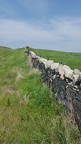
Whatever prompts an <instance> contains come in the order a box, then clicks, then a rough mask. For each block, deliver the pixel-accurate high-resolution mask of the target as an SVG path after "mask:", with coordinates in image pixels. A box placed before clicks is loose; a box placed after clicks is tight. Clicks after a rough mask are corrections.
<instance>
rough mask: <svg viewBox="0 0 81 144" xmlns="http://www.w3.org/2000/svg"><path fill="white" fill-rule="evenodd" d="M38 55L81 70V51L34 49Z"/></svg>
mask: <svg viewBox="0 0 81 144" xmlns="http://www.w3.org/2000/svg"><path fill="white" fill-rule="evenodd" d="M32 50H33V51H34V52H35V53H36V54H37V55H39V56H41V57H44V58H46V59H48V60H49V59H50V60H54V62H59V63H61V64H65V65H68V66H70V68H72V69H79V70H80V71H81V53H72V52H60V51H53V50H42V49H32Z"/></svg>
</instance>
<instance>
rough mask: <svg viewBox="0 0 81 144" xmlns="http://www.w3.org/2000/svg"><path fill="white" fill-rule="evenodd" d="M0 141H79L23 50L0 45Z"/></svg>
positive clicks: (53, 143) (56, 143) (63, 143)
mask: <svg viewBox="0 0 81 144" xmlns="http://www.w3.org/2000/svg"><path fill="white" fill-rule="evenodd" d="M39 53H40V51H39ZM47 53H48V52H47ZM41 56H44V55H42V53H41ZM52 56H53V54H52ZM0 144H81V138H80V133H79V131H78V129H77V126H75V125H72V124H71V123H70V118H69V117H68V116H66V113H65V110H64V108H63V106H62V105H60V104H58V103H57V102H56V100H55V97H54V95H53V94H52V93H51V92H50V90H49V88H48V87H47V86H46V85H45V84H44V83H43V82H42V80H41V76H40V73H39V72H38V71H37V70H35V69H32V67H31V66H30V65H29V61H28V58H27V56H26V55H25V54H24V50H23V49H16V50H12V49H9V48H4V47H0Z"/></svg>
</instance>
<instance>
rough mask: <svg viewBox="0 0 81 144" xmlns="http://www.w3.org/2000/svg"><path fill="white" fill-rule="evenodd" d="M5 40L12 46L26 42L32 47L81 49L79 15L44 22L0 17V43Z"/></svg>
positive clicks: (80, 21)
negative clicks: (77, 16)
mask: <svg viewBox="0 0 81 144" xmlns="http://www.w3.org/2000/svg"><path fill="white" fill-rule="evenodd" d="M5 42H7V44H8V46H9V44H10V46H12V47H14V46H13V44H15V46H16V43H17V46H18V45H19V46H20V45H21V46H22V44H26V42H27V43H29V44H30V45H31V46H32V47H38V48H40V47H43V48H49V49H50V48H51V49H53V48H54V49H57V50H65V51H81V48H80V47H81V17H80V18H70V17H67V18H54V19H51V20H48V21H44V22H43V21H40V22H30V21H28V22H24V21H16V20H11V19H0V43H1V44H3V45H4V43H5ZM1 44H0V45H1Z"/></svg>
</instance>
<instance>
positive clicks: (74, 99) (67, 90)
mask: <svg viewBox="0 0 81 144" xmlns="http://www.w3.org/2000/svg"><path fill="white" fill-rule="evenodd" d="M28 53H29V57H30V59H31V63H32V66H33V67H34V68H36V69H39V70H40V71H41V75H42V79H43V81H44V82H45V83H46V84H47V85H48V86H49V87H50V89H51V90H52V91H53V92H54V94H55V96H56V99H57V101H58V102H59V103H62V104H63V105H64V106H65V108H66V111H67V113H68V115H69V116H70V117H71V119H72V120H73V121H74V120H75V122H76V123H77V125H78V128H79V130H80V132H81V72H80V71H79V70H78V69H74V70H72V69H71V68H70V67H69V66H67V65H62V64H59V63H55V62H54V61H53V60H47V59H44V58H41V57H39V56H37V55H36V54H35V53H34V52H32V51H29V52H28Z"/></svg>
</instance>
